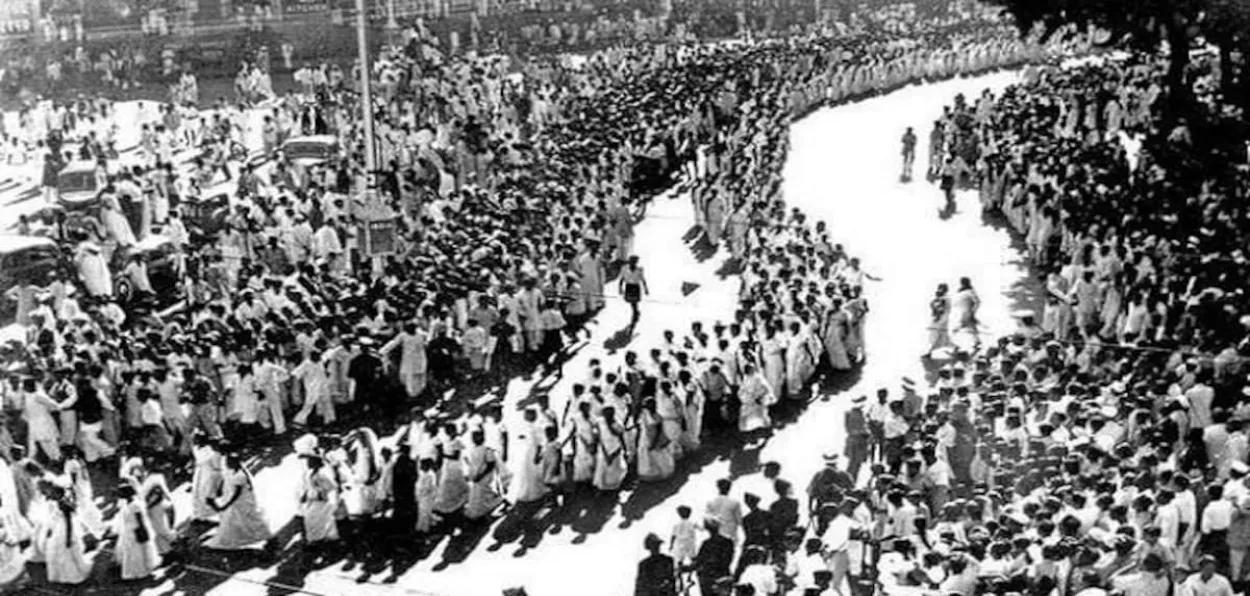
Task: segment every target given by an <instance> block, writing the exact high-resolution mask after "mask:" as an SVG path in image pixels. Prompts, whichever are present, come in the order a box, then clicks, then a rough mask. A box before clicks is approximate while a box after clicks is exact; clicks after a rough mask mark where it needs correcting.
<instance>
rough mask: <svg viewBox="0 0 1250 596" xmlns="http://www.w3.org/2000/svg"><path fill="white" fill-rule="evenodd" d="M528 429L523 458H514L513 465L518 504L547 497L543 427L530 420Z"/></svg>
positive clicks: (524, 438) (514, 499) (528, 415)
mask: <svg viewBox="0 0 1250 596" xmlns="http://www.w3.org/2000/svg"><path fill="white" fill-rule="evenodd" d="M526 416H527V419H528V418H530V417H531V416H532V414H530V412H527V413H526ZM527 428H528V432H527V433H526V435H525V436H523V437H521V442H522V445H523V448H522V449H521V453H520V455H521V457H519V458H514V459H515V462H514V464H513V465H514V466H515V468H514V470H515V472H516V475H515V476H514V479H515V483H514V485H513V491H512V494H513V501H515V502H517V503H532V502H534V501H537V500H539V499H541V498H543V497H545V496H546V495H547V487H546V486H545V485H544V484H543V479H542V438H541V436H540V433H542V426H541V425H539V424H537V423H536V422H535V421H534V420H532V419H529V420H528V423H527ZM470 474H472V472H470Z"/></svg>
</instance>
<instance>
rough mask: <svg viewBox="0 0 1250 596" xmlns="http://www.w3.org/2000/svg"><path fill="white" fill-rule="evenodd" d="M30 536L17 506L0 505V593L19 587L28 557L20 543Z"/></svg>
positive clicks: (24, 573)
mask: <svg viewBox="0 0 1250 596" xmlns="http://www.w3.org/2000/svg"><path fill="white" fill-rule="evenodd" d="M30 538H31V534H30V527H29V524H27V523H26V520H24V519H21V518H20V517H19V516H18V514H17V508H16V507H11V508H10V507H0V593H3V592H4V590H6V589H17V588H20V587H21V586H20V584H21V583H22V581H23V578H24V577H25V575H26V561H27V558H28V557H27V556H26V553H25V552H24V549H22V546H21V544H22V542H23V541H26V540H30Z"/></svg>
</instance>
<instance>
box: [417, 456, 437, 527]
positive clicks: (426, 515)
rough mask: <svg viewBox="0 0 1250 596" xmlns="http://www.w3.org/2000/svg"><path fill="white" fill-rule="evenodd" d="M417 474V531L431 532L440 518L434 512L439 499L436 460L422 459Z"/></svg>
mask: <svg viewBox="0 0 1250 596" xmlns="http://www.w3.org/2000/svg"><path fill="white" fill-rule="evenodd" d="M418 465H419V466H420V470H419V471H418V472H417V488H416V496H417V526H416V527H417V531H418V532H423V533H424V532H429V531H430V529H431V528H433V527H434V524H436V523H438V520H439V517H438V515H437V514H436V513H435V512H434V503H435V500H436V499H437V498H438V472H437V471H435V467H436V466H435V464H434V460H432V459H422V460H421V462H420V464H418Z"/></svg>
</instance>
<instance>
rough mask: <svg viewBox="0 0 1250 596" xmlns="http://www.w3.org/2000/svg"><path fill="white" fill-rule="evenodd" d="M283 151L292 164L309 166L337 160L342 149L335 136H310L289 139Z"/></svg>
mask: <svg viewBox="0 0 1250 596" xmlns="http://www.w3.org/2000/svg"><path fill="white" fill-rule="evenodd" d="M281 151H282V154H283V155H285V156H286V158H287V159H288V160H290V161H291V163H296V164H299V165H305V166H307V165H313V164H319V163H325V162H327V161H332V160H334V159H337V158H338V157H339V154H340V153H341V152H342V147H341V146H340V144H339V139H338V137H336V136H334V135H308V136H301V137H291V138H289V139H287V140H286V142H285V143H282V148H281Z"/></svg>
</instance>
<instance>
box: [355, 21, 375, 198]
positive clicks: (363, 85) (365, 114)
mask: <svg viewBox="0 0 1250 596" xmlns="http://www.w3.org/2000/svg"><path fill="white" fill-rule="evenodd" d="M356 46H357V50H358V56H357V58H358V59H359V60H360V109H361V114H360V118H361V120H360V123H361V125H362V126H364V129H365V131H364V132H365V172H366V173H367V174H368V176H369V185H368V187H369V188H377V186H378V185H377V169H378V158H377V155H376V154H375V151H376V145H375V144H374V141H373V88H372V87H371V84H370V78H371V77H370V76H369V75H370V72H369V71H370V68H369V13H368V12H367V11H366V10H365V0H356Z"/></svg>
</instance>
